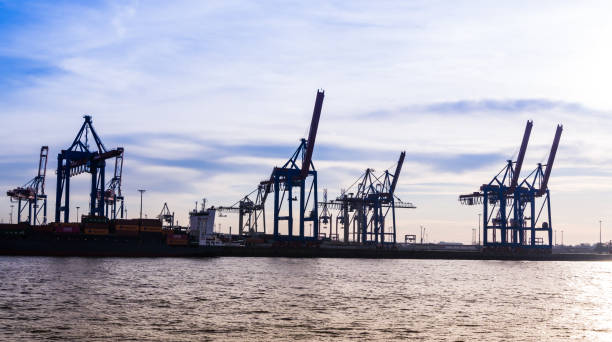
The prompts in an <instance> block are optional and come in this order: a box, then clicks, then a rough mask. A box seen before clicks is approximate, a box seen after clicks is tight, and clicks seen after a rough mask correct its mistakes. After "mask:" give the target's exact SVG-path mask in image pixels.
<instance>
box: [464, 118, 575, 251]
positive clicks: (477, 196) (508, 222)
mask: <svg viewBox="0 0 612 342" xmlns="http://www.w3.org/2000/svg"><path fill="white" fill-rule="evenodd" d="M532 127H533V122H532V121H527V125H526V127H525V132H524V133H523V140H522V142H521V147H520V150H519V154H518V157H517V160H516V161H512V160H508V161H507V164H506V166H505V167H504V168H503V169H502V170H501V171H500V172H499V173H498V174H497V175H496V176H495V177H494V178H493V179H492V180H491V181H490V182H489V183H488V184H483V185H482V186H481V187H480V191H477V192H474V193H471V194H467V195H461V196H459V201H460V202H461V203H462V204H465V205H482V206H483V218H482V220H483V221H482V223H483V227H484V229H483V244H484V246H485V247H548V248H552V228H551V226H550V217H551V211H550V199H549V195H550V193H549V191H548V179H549V178H550V173H551V170H552V166H553V163H554V158H555V155H556V153H557V148H558V146H559V140H560V138H561V132H562V130H563V126H561V125H559V126H557V132H556V134H555V138H554V141H553V146H552V148H551V151H550V154H549V158H548V163H547V164H546V165H545V166H546V171H542V167H543V165H542V164H538V166H537V168H536V169H535V170H534V171H533V172H532V173H530V174H529V176H527V178H525V179H524V180H523V181H522V182H520V183H519V182H518V180H519V178H520V172H521V168H522V165H523V160H524V157H525V152H526V150H527V145H528V143H529V137H530V135H531V129H532ZM543 195H546V196H545V201H544V202H543V204H542V207H541V209H540V212H539V213H538V215H537V216H536V215H535V208H536V198H539V197H542V196H543ZM546 204H547V205H548V210H547V212H546V215H547V216H548V222H543V223H542V225H541V227H540V228H536V224H537V223H538V222H539V218H540V214H541V212H542V209H543V208H544V205H546ZM528 206H529V207H530V215H531V216H530V217H527V216H525V210H526V208H527V207H528ZM526 221H529V224H527V222H526ZM526 230H530V232H531V236H530V239H529V241H527V235H526V234H525V231H526ZM536 231H545V232H547V235H548V236H546V238H547V243H546V244H544V239H543V238H542V237H539V238H537V237H536ZM498 235H499V238H498Z"/></svg>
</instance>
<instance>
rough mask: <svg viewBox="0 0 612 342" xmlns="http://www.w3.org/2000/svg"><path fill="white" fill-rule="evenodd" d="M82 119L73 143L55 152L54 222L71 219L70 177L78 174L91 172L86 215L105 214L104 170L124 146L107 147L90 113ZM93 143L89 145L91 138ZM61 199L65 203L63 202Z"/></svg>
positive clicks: (120, 154) (119, 154) (121, 153)
mask: <svg viewBox="0 0 612 342" xmlns="http://www.w3.org/2000/svg"><path fill="white" fill-rule="evenodd" d="M83 118H84V119H85V122H83V125H82V126H81V129H80V130H79V132H78V133H77V136H76V138H75V139H74V141H73V142H72V145H70V147H69V148H68V149H66V150H62V151H61V153H59V154H58V155H57V188H56V197H55V222H61V220H62V215H61V214H62V212H63V214H64V215H63V221H64V222H69V219H70V178H71V177H73V176H76V175H79V174H81V173H90V174H91V192H90V206H89V215H95V216H104V202H105V201H104V192H105V189H104V185H105V182H104V173H105V168H106V160H107V159H111V158H117V157H119V156H122V155H123V148H116V149H113V150H107V149H106V147H104V144H103V143H102V140H101V139H100V137H99V136H98V134H97V133H96V131H95V130H94V128H93V124H92V120H91V116H89V115H85V116H84V117H83ZM89 135H91V139H92V140H93V143H94V146H90V145H89V143H90V141H89V140H90V138H89ZM62 199H63V200H64V203H63V204H62Z"/></svg>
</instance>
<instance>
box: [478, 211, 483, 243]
mask: <svg viewBox="0 0 612 342" xmlns="http://www.w3.org/2000/svg"><path fill="white" fill-rule="evenodd" d="M481 216H482V214H478V246H480V217H481Z"/></svg>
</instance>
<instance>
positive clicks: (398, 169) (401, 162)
mask: <svg viewBox="0 0 612 342" xmlns="http://www.w3.org/2000/svg"><path fill="white" fill-rule="evenodd" d="M405 157H406V151H402V153H400V157H399V160H398V161H397V167H396V168H395V173H394V174H393V182H392V183H391V187H390V188H389V195H390V196H393V192H394V191H395V186H396V185H397V180H398V179H399V175H400V172H402V165H404V158H405Z"/></svg>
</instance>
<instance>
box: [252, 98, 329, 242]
mask: <svg viewBox="0 0 612 342" xmlns="http://www.w3.org/2000/svg"><path fill="white" fill-rule="evenodd" d="M324 97H325V92H324V91H323V90H318V91H317V95H316V99H315V105H314V110H313V113H312V120H311V122H310V130H309V132H308V139H302V140H301V142H300V145H299V146H298V148H297V149H296V150H295V152H294V153H293V155H292V156H291V158H290V159H289V160H288V161H287V162H286V163H285V164H284V165H283V166H282V167H275V168H274V169H273V170H272V175H271V176H270V179H269V180H265V181H263V182H261V183H260V185H261V186H263V188H264V190H265V191H266V192H272V191H274V239H275V240H277V241H279V240H284V241H300V242H305V241H316V240H318V238H319V219H318V212H317V203H318V198H317V171H316V169H315V167H314V165H313V163H312V153H313V151H314V146H315V139H316V137H317V129H318V127H319V119H320V117H321V109H322V108H323V98H324ZM295 188H297V191H298V192H299V194H298V196H299V199H298V197H297V196H295V197H294V194H295V190H294V189H295ZM294 201H297V202H298V210H299V223H298V224H299V226H298V234H297V235H295V232H294V230H293V228H294V227H293V223H294V217H293V209H294V208H293V206H294V203H293V202H294ZM285 210H286V212H287V213H286V215H283V214H284V213H285ZM281 221H286V222H287V235H281V234H280V223H281ZM306 222H311V224H312V231H311V232H310V234H309V235H310V236H306V233H305V223H306Z"/></svg>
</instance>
